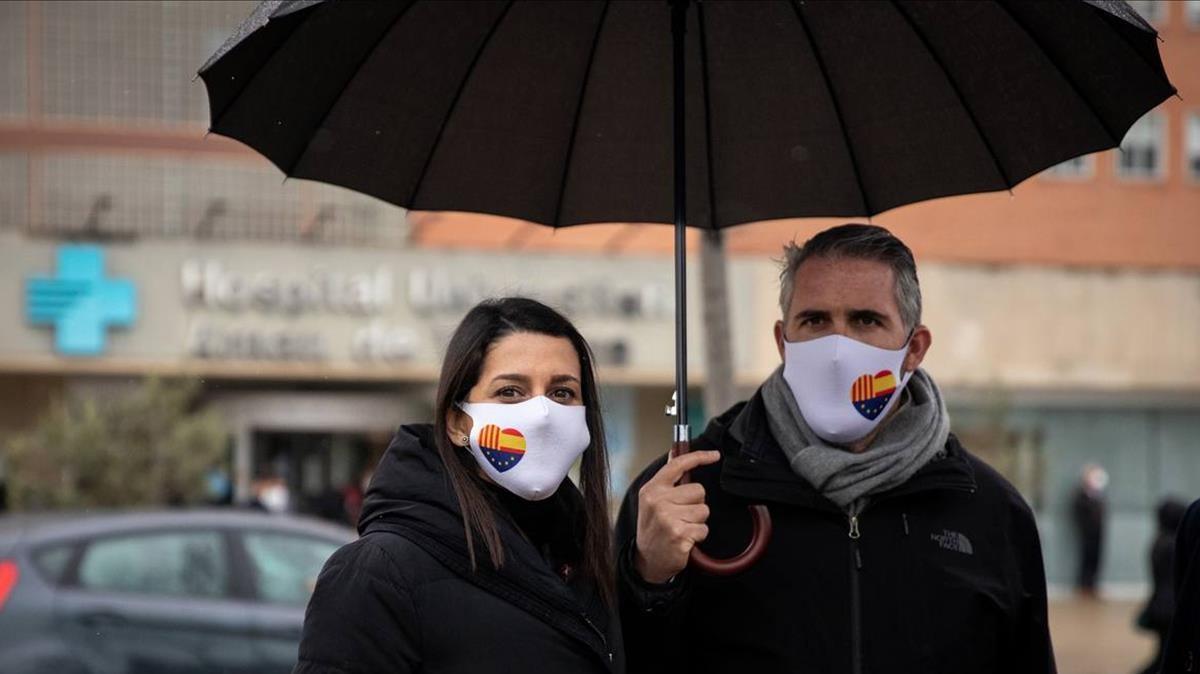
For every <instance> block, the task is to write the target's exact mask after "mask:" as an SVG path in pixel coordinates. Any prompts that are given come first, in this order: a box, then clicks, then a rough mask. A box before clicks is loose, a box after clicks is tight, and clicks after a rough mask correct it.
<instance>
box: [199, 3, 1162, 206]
mask: <svg viewBox="0 0 1200 674" xmlns="http://www.w3.org/2000/svg"><path fill="white" fill-rule="evenodd" d="M1156 40H1157V38H1156V35H1155V33H1154V31H1153V29H1151V28H1150V27H1149V26H1148V25H1147V24H1146V23H1145V22H1144V21H1142V20H1141V19H1140V18H1138V17H1137V15H1136V14H1135V13H1133V12H1132V11H1131V10H1129V8H1128V7H1127V6H1126V5H1125V4H1124V3H1123V2H1085V1H1083V0H1063V1H1057V2H1047V1H1045V0H1032V1H1028V0H999V1H988V2H942V1H940V0H934V1H922V0H915V1H908V0H895V1H879V0H870V1H867V2H855V1H838V2H821V1H811V0H809V1H807V2H800V1H798V0H797V1H793V2H785V1H778V0H774V1H767V2H744V1H727V0H704V1H703V2H698V3H695V5H694V7H693V9H692V10H691V11H689V12H688V14H687V33H686V42H685V43H684V51H683V54H684V58H685V61H686V67H685V72H686V86H685V92H686V93H685V109H686V122H687V123H686V128H687V136H686V140H685V143H684V145H685V151H684V156H685V157H686V164H687V176H688V179H687V203H686V210H687V215H688V218H687V224H688V225H691V226H697V227H704V228H719V227H726V226H729V225H736V224H739V223H744V222H750V221H756V220H766V219H774V218H784V217H800V216H855V215H873V214H876V213H879V212H882V211H885V210H888V209H890V208H894V207H896V206H900V205H903V204H907V203H911V202H914V201H920V200H923V199H930V198H934V197H941V196H947V195H953V194H965V193H972V192H984V191H992V190H1005V189H1009V188H1011V187H1012V186H1014V185H1016V184H1017V183H1019V182H1020V181H1022V180H1024V179H1025V178H1027V177H1029V176H1031V175H1033V174H1035V173H1037V172H1038V171H1041V170H1042V169H1045V168H1047V167H1049V166H1051V165H1053V164H1056V163H1058V162H1060V161H1063V160H1066V159H1069V158H1071V157H1075V156H1078V155H1080V154H1084V153H1088V152H1094V151H1098V150H1103V149H1106V148H1111V147H1115V146H1117V145H1118V143H1119V142H1120V140H1121V138H1122V136H1123V135H1124V133H1125V132H1126V131H1127V130H1128V128H1129V127H1130V126H1131V125H1132V124H1133V122H1134V121H1136V120H1137V119H1138V118H1139V117H1140V116H1141V115H1142V114H1144V113H1145V112H1146V111H1148V110H1150V109H1151V108H1153V107H1154V106H1155V105H1157V104H1158V103H1159V102H1161V101H1162V100H1164V99H1165V98H1166V97H1168V96H1170V95H1171V94H1172V93H1174V91H1175V90H1174V88H1173V87H1172V86H1171V84H1170V83H1169V81H1168V80H1167V77H1166V74H1165V72H1164V70H1163V65H1162V62H1161V60H1160V57H1159V54H1158V47H1157V43H1156ZM671 49H672V34H671V8H670V6H669V5H668V3H666V2H662V1H658V0H655V1H647V2H604V1H599V0H597V1H583V2H557V1H554V0H550V1H549V2H531V1H519V2H511V1H509V2H497V1H491V0H486V1H482V2H429V1H396V2H370V3H360V2H314V1H313V0H298V1H293V2H278V1H272V2H266V3H264V4H263V5H262V6H261V7H260V8H259V9H258V11H257V12H255V14H254V15H253V16H252V17H250V19H249V20H248V21H247V22H246V24H245V25H244V26H243V27H242V29H241V30H240V31H239V32H238V34H237V35H235V36H234V38H232V39H231V40H230V41H229V42H228V43H227V44H226V45H225V46H224V47H222V49H221V50H220V51H219V52H218V54H217V55H216V56H214V57H213V59H212V60H210V62H209V63H208V64H206V65H205V66H204V68H203V69H202V70H201V72H200V75H201V77H202V78H203V79H204V81H205V84H206V85H207V87H208V92H209V102H210V107H211V114H212V131H213V132H215V133H219V134H222V135H225V136H230V137H233V138H236V139H238V140H241V141H243V142H245V143H246V144H248V145H250V146H251V147H253V148H255V149H257V150H258V151H260V152H261V153H262V154H264V155H265V156H267V157H268V158H269V159H270V160H271V161H272V162H274V163H275V164H276V165H277V166H278V167H279V168H280V169H281V170H283V171H284V172H285V173H287V174H288V175H291V176H295V177H300V178H310V179H313V180H320V181H323V182H329V183H334V184H337V185H342V186H345V187H349V188H351V189H354V190H358V191H360V192H365V193H367V194H370V195H373V196H375V197H378V198H380V199H384V200H386V201H390V202H392V203H395V204H398V205H401V206H405V207H408V208H411V209H416V210H455V211H474V212H481V213H492V214H497V215H504V216H510V217H515V218H520V219H523V220H530V221H533V222H538V223H542V224H546V225H551V226H566V225H574V224H581V223H589V222H664V223H669V222H672V221H673V219H674V211H673V208H672V205H673V197H674V193H673V184H672V177H673V172H672V156H673V151H674V147H673V137H672V117H671V111H672V52H671Z"/></svg>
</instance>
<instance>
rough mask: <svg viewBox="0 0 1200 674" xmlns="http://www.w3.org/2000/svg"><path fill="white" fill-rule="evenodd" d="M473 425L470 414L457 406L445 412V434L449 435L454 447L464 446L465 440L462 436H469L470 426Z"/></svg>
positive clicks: (466, 442) (465, 444)
mask: <svg viewBox="0 0 1200 674" xmlns="http://www.w3.org/2000/svg"><path fill="white" fill-rule="evenodd" d="M473 425H474V422H473V420H472V419H471V416H470V415H468V414H467V413H466V412H463V411H462V410H460V409H458V408H457V407H455V408H452V409H450V410H449V411H447V412H446V435H448V436H449V437H450V444H452V445H454V446H456V447H466V446H467V444H468V441H467V440H463V438H464V437H467V438H469V437H471V427H472V426H473Z"/></svg>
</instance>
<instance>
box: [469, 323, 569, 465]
mask: <svg viewBox="0 0 1200 674" xmlns="http://www.w3.org/2000/svg"><path fill="white" fill-rule="evenodd" d="M537 396H546V397H547V398H549V399H550V400H553V401H554V402H556V403H559V404H560V405H582V404H583V387H582V379H581V372H580V370H579V354H577V353H576V352H575V346H574V345H572V344H571V341H570V340H568V339H567V338H566V337H551V336H549V335H543V334H538V333H532V332H516V333H513V334H511V335H508V336H506V337H502V338H500V339H499V340H497V341H496V342H495V343H494V344H492V346H491V348H490V349H488V352H487V355H486V356H485V357H484V360H483V367H482V369H481V370H480V373H479V381H477V382H475V386H473V387H472V388H471V390H470V391H469V392H468V393H467V400H466V402H471V403H520V402H524V401H526V400H529V399H530V398H536V397H537ZM447 414H449V418H448V419H447V420H446V422H447V424H446V426H447V431H448V432H449V433H450V442H452V443H454V444H456V445H462V444H463V442H462V438H463V436H466V435H470V433H471V418H470V417H469V416H467V415H466V414H463V413H462V412H461V411H459V410H457V409H454V410H450V411H449V412H448V413H447Z"/></svg>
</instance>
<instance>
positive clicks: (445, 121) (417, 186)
mask: <svg viewBox="0 0 1200 674" xmlns="http://www.w3.org/2000/svg"><path fill="white" fill-rule="evenodd" d="M515 1H516V0H508V2H507V3H506V4H505V5H504V10H503V11H501V12H500V14H499V15H498V16H497V17H496V20H495V21H494V22H492V27H491V28H489V29H488V32H487V35H485V36H484V38H483V41H482V42H480V43H479V48H478V49H476V50H475V56H474V58H472V59H471V65H469V66H467V72H465V73H463V77H462V80H461V81H460V82H459V83H458V90H457V91H455V92H454V98H453V99H452V100H451V101H450V107H449V108H448V109H447V110H446V114H444V115H442V123H441V125H440V126H438V132H437V136H435V137H434V139H433V145H431V146H430V147H429V154H427V155H426V156H425V163H424V165H423V166H422V167H421V172H420V173H419V174H418V175H417V182H416V183H414V184H413V189H412V193H411V194H410V195H409V197H408V200H407V201H406V202H405V205H407V206H408V208H410V209H412V208H416V201H417V194H419V193H420V192H421V185H423V184H424V183H425V176H426V174H428V173H429V166H430V165H431V164H433V156H434V155H435V154H437V150H438V146H440V145H441V144H442V136H444V135H445V134H446V126H448V125H449V123H450V118H451V117H453V116H454V110H455V109H456V108H458V102H459V100H461V99H462V94H463V91H465V90H466V88H467V82H469V81H470V80H471V75H472V74H473V73H474V72H475V67H476V66H477V65H479V59H480V58H481V57H482V56H483V52H484V51H486V50H487V46H488V44H489V43H490V42H491V41H492V37H493V36H494V35H495V34H496V30H497V29H498V28H500V24H501V23H503V22H504V17H506V16H508V10H510V9H512V6H513V3H514V2H515Z"/></svg>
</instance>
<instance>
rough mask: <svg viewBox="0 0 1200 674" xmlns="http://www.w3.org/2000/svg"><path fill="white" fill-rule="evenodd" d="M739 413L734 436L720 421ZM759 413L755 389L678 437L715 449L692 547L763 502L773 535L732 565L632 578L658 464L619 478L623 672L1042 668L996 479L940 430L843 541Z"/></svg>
mask: <svg viewBox="0 0 1200 674" xmlns="http://www.w3.org/2000/svg"><path fill="white" fill-rule="evenodd" d="M743 412H744V413H745V414H746V415H748V416H747V417H746V418H745V419H743V420H742V421H741V422H740V423H739V424H738V425H739V427H740V428H742V429H743V431H742V433H743V435H744V442H741V441H739V440H738V439H737V438H735V437H734V436H733V435H732V434H731V433H730V425H731V423H732V422H733V421H734V420H735V418H736V417H737V415H739V414H741V413H743ZM765 414H766V413H765V409H764V407H763V403H762V399H761V397H760V396H758V395H756V396H755V397H754V398H752V399H751V400H750V401H749V402H748V403H741V404H739V405H737V406H735V407H733V408H732V409H731V410H729V411H728V412H726V413H725V414H724V415H722V416H721V417H719V418H717V419H715V420H713V421H712V422H711V423H710V424H709V426H708V428H707V429H706V430H705V432H704V434H703V435H702V436H701V437H700V438H698V439H697V440H696V441H695V442H694V443H693V449H695V450H706V449H718V450H720V451H721V453H722V456H723V458H722V460H721V461H720V462H719V463H717V464H713V465H710V466H705V467H703V468H701V469H699V470H696V471H694V472H693V474H692V478H693V480H694V481H697V482H699V483H701V484H703V485H704V487H705V489H706V499H707V503H708V505H709V506H710V508H711V511H712V514H711V515H710V517H709V520H708V523H709V529H710V533H709V538H708V541H706V542H705V543H704V545H703V546H702V547H703V548H704V549H705V551H707V552H709V553H710V554H713V555H715V556H719V557H726V556H730V555H733V554H735V553H737V552H739V551H740V550H741V549H742V548H743V547H744V546H745V544H746V542H747V540H748V538H749V532H750V519H749V516H748V514H747V512H746V506H747V504H750V503H765V504H767V505H768V507H769V508H770V511H771V516H772V519H773V522H774V536H773V538H772V539H771V542H770V544H769V546H768V548H767V552H766V554H765V555H764V557H763V559H762V560H761V561H759V562H758V564H757V565H755V566H754V567H753V568H751V569H750V570H748V571H746V572H745V573H743V574H741V575H738V576H733V577H724V578H717V577H709V576H704V575H701V574H699V573H696V572H692V571H690V570H689V571H685V572H684V573H683V574H681V576H680V577H677V578H676V579H675V580H674V581H673V582H672V583H671V584H669V585H666V586H653V585H648V584H646V583H645V582H643V581H642V580H641V578H640V577H639V576H638V575H637V572H636V571H635V570H634V569H633V566H632V546H633V539H634V536H635V534H636V528H637V525H636V523H637V493H638V489H639V488H640V487H641V485H642V484H643V483H645V481H646V480H648V479H649V478H650V477H651V476H652V475H653V474H654V473H655V472H656V471H657V470H658V469H659V468H660V467H661V466H662V465H663V463H664V461H665V458H663V459H659V460H658V461H656V462H654V463H653V464H651V465H650V466H649V467H647V468H646V470H645V471H643V473H642V475H641V476H640V477H639V478H638V480H637V481H636V482H635V483H634V484H633V485H632V486H631V487H630V490H629V493H628V495H627V496H626V498H625V502H624V504H623V505H622V508H621V514H620V516H619V518H618V522H617V537H618V539H617V544H618V545H619V546H621V550H622V552H621V554H620V557H619V562H618V573H619V581H618V588H619V593H620V595H621V596H620V603H621V619H622V624H623V629H624V633H625V646H626V653H627V660H628V668H629V671H630V672H673V671H678V672H691V673H697V672H756V673H763V674H767V673H770V672H788V673H790V674H801V673H805V672H811V673H814V674H816V673H820V674H835V673H838V672H848V673H854V674H859V673H868V672H889V673H890V672H902V673H903V672H913V673H914V674H915V673H918V672H919V673H921V674H928V673H936V672H947V673H949V672H954V673H955V674H959V673H961V672H971V674H987V673H989V672H997V673H1000V672H1003V673H1005V674H1042V673H1045V672H1053V671H1054V655H1053V651H1052V648H1051V644H1050V634H1049V629H1048V626H1047V620H1046V581H1045V573H1044V570H1043V566H1042V553H1041V546H1040V543H1039V540H1038V533H1037V528H1036V525H1035V523H1034V518H1033V513H1032V512H1031V511H1030V509H1029V507H1028V506H1027V505H1026V504H1025V501H1024V500H1023V499H1022V498H1021V496H1020V495H1019V494H1018V493H1017V492H1016V490H1015V489H1013V487H1012V486H1011V485H1010V484H1009V483H1008V482H1007V481H1005V480H1004V478H1002V477H1001V476H1000V475H998V474H997V473H996V472H995V471H993V470H992V469H991V468H989V467H988V466H986V465H985V464H984V463H983V462H981V461H979V460H978V459H976V458H975V457H973V456H971V455H970V454H968V453H967V452H966V451H965V450H964V449H963V448H962V446H961V445H959V443H958V441H957V439H955V438H954V437H953V436H951V437H950V440H949V442H947V444H946V454H945V456H944V457H943V458H938V459H935V460H934V461H932V462H931V463H929V464H928V465H926V466H925V467H923V468H922V469H921V470H920V471H919V472H918V473H917V474H916V475H914V476H913V477H912V478H911V479H910V480H909V481H908V482H906V483H905V484H903V485H901V486H900V487H897V488H895V489H893V490H892V491H890V492H886V493H883V494H879V495H876V496H874V497H872V498H871V500H870V503H869V504H868V505H867V506H866V508H865V509H864V510H863V511H862V513H861V514H860V515H859V518H858V522H859V527H858V529H859V534H860V536H859V538H857V539H855V538H852V537H851V536H850V524H849V519H848V517H847V515H846V513H845V512H843V511H842V510H840V509H839V508H838V507H837V506H835V505H834V504H833V503H832V502H830V501H829V500H827V499H826V498H824V497H823V496H821V495H820V494H819V493H818V492H817V491H816V490H815V489H814V488H813V487H812V486H811V485H809V484H808V483H807V482H806V481H804V480H803V479H801V478H800V477H798V476H797V475H796V474H795V473H794V472H793V471H792V470H791V469H790V467H789V466H788V465H787V463H786V461H785V459H784V455H783V453H782V450H781V449H780V448H779V445H778V443H777V442H776V441H775V439H774V438H773V436H772V435H771V433H770V431H769V430H768V429H767V423H766V417H765Z"/></svg>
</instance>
